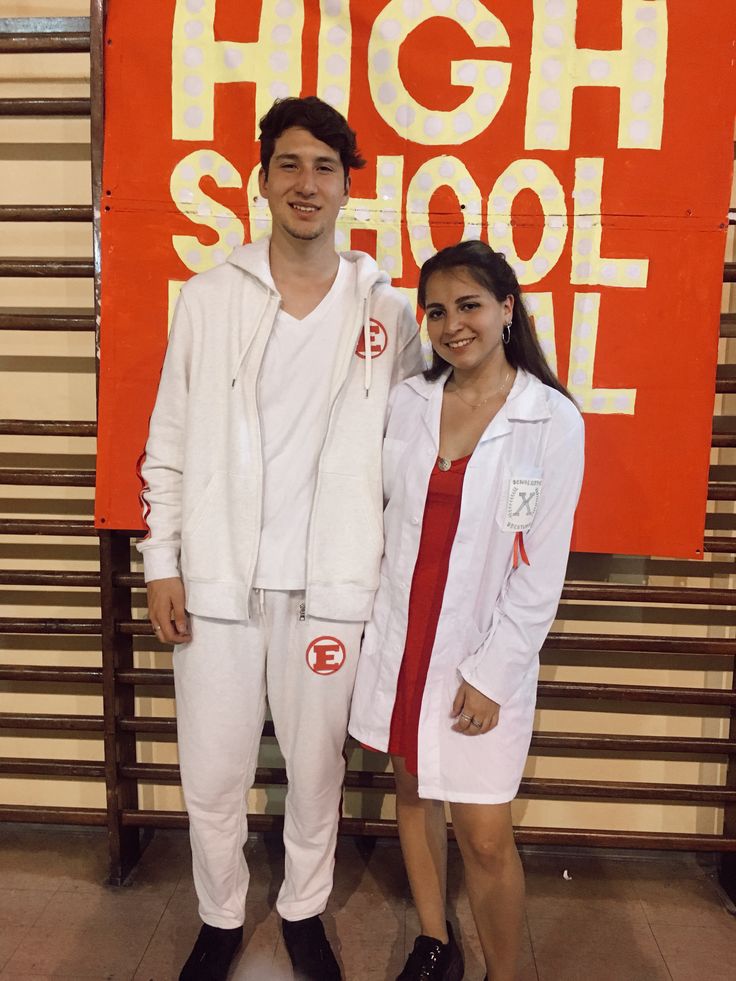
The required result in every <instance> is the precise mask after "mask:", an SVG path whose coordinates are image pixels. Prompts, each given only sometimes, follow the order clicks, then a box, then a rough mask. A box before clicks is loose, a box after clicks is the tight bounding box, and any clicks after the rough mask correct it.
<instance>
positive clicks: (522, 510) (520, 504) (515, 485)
mask: <svg viewBox="0 0 736 981" xmlns="http://www.w3.org/2000/svg"><path fill="white" fill-rule="evenodd" d="M541 490H542V478H541V477H511V478H510V479H509V496H508V498H507V500H506V509H505V512H504V520H503V530H504V531H528V529H529V528H531V526H532V521H533V520H534V515H535V514H536V513H537V505H538V504H539V495H540V492H541Z"/></svg>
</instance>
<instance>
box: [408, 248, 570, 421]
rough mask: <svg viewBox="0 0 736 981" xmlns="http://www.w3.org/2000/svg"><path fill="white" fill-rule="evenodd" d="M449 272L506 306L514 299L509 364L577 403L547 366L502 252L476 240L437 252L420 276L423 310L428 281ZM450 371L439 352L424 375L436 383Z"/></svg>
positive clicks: (513, 277)
mask: <svg viewBox="0 0 736 981" xmlns="http://www.w3.org/2000/svg"><path fill="white" fill-rule="evenodd" d="M449 269H462V270H465V271H466V272H467V273H468V275H470V276H472V278H473V279H474V280H475V281H476V283H478V284H479V285H480V286H483V287H484V288H485V289H487V290H488V292H489V293H492V294H493V296H495V298H496V299H497V300H498V302H499V303H503V301H504V300H505V299H506V297H507V296H513V298H514V310H513V314H512V319H511V339H510V341H509V343H508V344H505V345H504V352H505V354H506V360H507V361H508V363H509V364H510V365H511V367H512V368H521V369H522V370H523V371H528V372H529V374H530V375H536V377H537V378H538V379H539V380H540V381H541V382H544V384H545V385H549V386H550V387H551V388H556V389H557V391H558V392H562V394H563V395H566V396H567V397H568V398H569V399H570V400H571V401H572V402H574V401H575V400H574V399H573V397H572V395H570V393H569V392H568V390H567V389H566V388H565V386H564V385H563V384H562V382H561V381H560V380H559V379H558V378H557V376H556V375H555V373H554V372H553V371H552V369H551V368H550V366H549V365H548V364H547V359H546V358H545V356H544V353H543V351H542V349H541V347H540V346H539V341H538V340H537V334H536V331H535V330H534V324H533V323H532V321H531V319H530V317H529V314H528V313H527V311H526V307H525V306H524V303H523V301H522V298H521V288H520V286H519V281H518V279H517V278H516V273H515V272H514V270H513V269H512V268H511V266H510V265H509V263H508V262H507V261H506V256H505V255H504V254H503V253H502V252H494V250H493V249H492V248H491V247H490V246H489V245H486V244H485V242H479V241H476V240H475V239H474V240H472V241H468V242H460V243H459V244H458V245H450V246H448V247H447V248H446V249H442V250H441V251H440V252H437V253H436V254H435V255H433V256H432V258H431V259H427V261H426V262H425V263H424V265H423V266H422V268H421V270H420V272H419V289H418V291H417V298H418V300H419V305H420V307H421V308H422V309H423V310H424V309H425V306H426V302H427V283H428V282H429V277H430V276H431V275H432V274H433V273H436V272H440V271H441V270H449ZM449 367H450V365H449V364H448V363H447V361H445V359H444V358H442V357H440V355H439V354H437V352H436V351H432V365H431V367H429V368H428V369H427V370H426V371H425V372H424V376H425V378H427V379H429V380H430V381H434V380H435V379H436V378H439V377H440V375H442V373H443V372H444V371H445V370H446V369H447V368H449Z"/></svg>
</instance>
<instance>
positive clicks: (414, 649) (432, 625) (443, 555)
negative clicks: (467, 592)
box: [388, 456, 470, 775]
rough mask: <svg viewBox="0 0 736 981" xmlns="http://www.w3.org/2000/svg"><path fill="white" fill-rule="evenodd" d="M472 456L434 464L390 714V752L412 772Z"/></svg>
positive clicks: (415, 767)
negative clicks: (445, 465) (443, 467)
mask: <svg viewBox="0 0 736 981" xmlns="http://www.w3.org/2000/svg"><path fill="white" fill-rule="evenodd" d="M469 459H470V457H469V456H466V457H463V458H462V459H460V460H453V461H452V464H451V466H450V469H449V470H440V469H439V467H438V466H437V464H435V466H434V469H433V470H432V474H431V476H430V478H429V488H428V490H427V501H426V504H425V507H424V518H423V520H422V535H421V539H420V541H419V553H418V555H417V562H416V565H415V566H414V575H413V577H412V581H411V593H410V595H409V621H408V626H407V632H406V644H405V646H404V657H403V660H402V662H401V670H400V671H399V680H398V685H397V688H396V700H395V702H394V711H393V715H392V716H391V735H390V738H389V745H388V751H389V753H392V754H393V755H394V756H403V758H404V763H405V766H406V769H407V770H408V771H409V773H413V774H414V775H416V773H417V741H418V740H417V737H418V735H419V713H420V711H421V708H422V697H423V695H424V685H425V682H426V680H427V671H428V670H429V661H430V658H431V656H432V648H433V647H434V638H435V634H436V633H437V623H438V621H439V618H440V611H441V610H442V598H443V596H444V593H445V584H446V582H447V570H448V568H449V565H450V551H451V549H452V543H453V541H454V540H455V532H456V531H457V525H458V521H459V520H460V503H461V500H462V492H463V478H464V477H465V469H466V467H467V465H468V460H469Z"/></svg>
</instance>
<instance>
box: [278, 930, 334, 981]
mask: <svg viewBox="0 0 736 981" xmlns="http://www.w3.org/2000/svg"><path fill="white" fill-rule="evenodd" d="M281 930H282V932H283V934H284V943H285V944H286V950H287V952H288V954H289V957H290V958H291V964H292V967H293V968H294V977H295V978H296V981H342V974H340V968H339V966H338V963H337V961H336V960H335V955H334V954H333V953H332V947H330V941H329V940H328V939H327V937H326V936H325V928H324V927H323V926H322V920H320V918H319V917H318V916H310V917H308V918H307V919H306V920H282V921H281Z"/></svg>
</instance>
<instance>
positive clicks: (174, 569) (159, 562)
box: [139, 545, 181, 582]
mask: <svg viewBox="0 0 736 981" xmlns="http://www.w3.org/2000/svg"><path fill="white" fill-rule="evenodd" d="M139 551H140V552H141V554H142V555H143V578H144V579H145V581H146V582H152V581H153V580H154V579H178V578H179V577H180V576H181V570H180V569H179V552H178V549H176V548H172V547H170V546H163V545H159V546H157V547H154V548H150V549H141V548H140V547H139Z"/></svg>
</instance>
